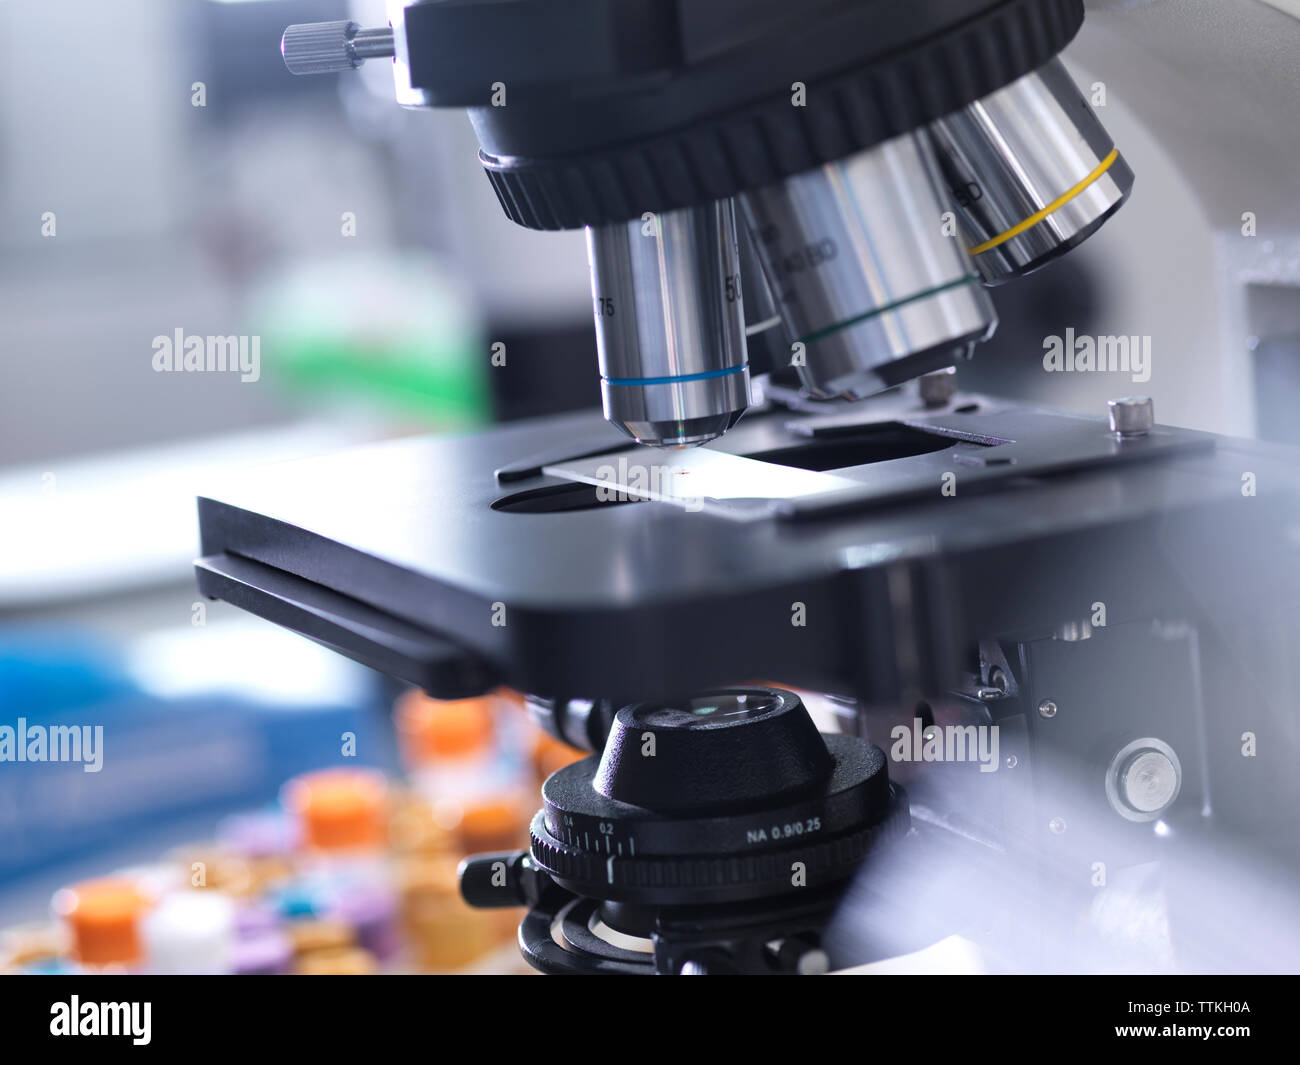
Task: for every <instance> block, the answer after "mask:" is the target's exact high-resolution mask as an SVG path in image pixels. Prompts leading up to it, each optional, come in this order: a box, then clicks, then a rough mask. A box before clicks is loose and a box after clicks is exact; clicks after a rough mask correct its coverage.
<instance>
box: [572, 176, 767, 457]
mask: <svg viewBox="0 0 1300 1065" xmlns="http://www.w3.org/2000/svg"><path fill="white" fill-rule="evenodd" d="M587 256H588V259H589V261H590V263H591V294H592V300H593V304H594V309H595V314H596V343H597V347H598V350H599V354H600V376H601V395H602V398H603V400H604V407H605V417H606V418H607V419H608V420H609V421H610V422H612V423H613V424H614V425H616V426H618V427H619V428H620V429H622V430H623V431H624V432H625V433H627V434H628V436H630V437H632V439H634V440H636V441H637V442H638V443H641V444H653V445H655V446H658V447H689V446H692V445H695V444H703V443H705V442H706V441H709V440H712V439H714V438H715V437H718V436H721V435H722V434H723V433H725V432H726V431H727V430H728V429H730V428H731V427H732V426H733V425H735V424H736V422H737V421H738V420H739V419H740V416H741V415H742V414H744V412H745V408H746V407H747V406H748V405H749V365H748V363H747V361H746V357H745V319H744V309H743V305H742V299H741V291H740V266H739V263H738V253H737V248H736V222H735V213H734V210H733V208H732V204H731V201H730V200H719V201H716V202H714V203H710V204H706V205H704V206H702V207H690V208H686V209H683V210H680V211H669V212H665V213H663V214H659V215H646V216H645V217H644V218H638V219H635V220H634V221H631V222H621V223H617V224H614V225H608V226H601V227H599V228H588V230H587Z"/></svg>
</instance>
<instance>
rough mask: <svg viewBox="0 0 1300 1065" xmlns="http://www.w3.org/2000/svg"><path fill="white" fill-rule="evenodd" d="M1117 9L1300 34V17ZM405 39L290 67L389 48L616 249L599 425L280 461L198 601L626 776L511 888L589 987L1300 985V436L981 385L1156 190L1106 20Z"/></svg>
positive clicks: (484, 861) (609, 265)
mask: <svg viewBox="0 0 1300 1065" xmlns="http://www.w3.org/2000/svg"><path fill="white" fill-rule="evenodd" d="M1092 6H1093V7H1095V8H1097V9H1098V10H1097V11H1096V12H1090V13H1089V19H1090V21H1091V19H1092V18H1093V17H1094V16H1095V17H1097V18H1098V20H1100V21H1105V20H1112V21H1113V24H1114V26H1116V27H1118V29H1117V30H1116V29H1112V30H1111V32H1112V34H1116V33H1118V35H1119V36H1124V35H1125V34H1127V33H1129V31H1130V30H1131V31H1132V35H1133V39H1135V40H1137V41H1138V44H1139V46H1140V45H1141V44H1142V43H1143V42H1151V41H1156V40H1162V39H1166V38H1168V39H1173V40H1176V41H1178V42H1180V43H1186V44H1187V45H1188V47H1187V51H1188V53H1189V54H1194V48H1193V46H1192V45H1193V43H1194V42H1198V41H1199V42H1200V44H1199V45H1196V47H1201V48H1204V47H1205V44H1204V40H1205V37H1206V35H1210V36H1213V35H1214V34H1215V32H1216V27H1223V26H1225V25H1227V24H1229V23H1230V22H1232V20H1234V19H1235V20H1237V21H1236V24H1235V28H1233V29H1231V30H1230V31H1229V30H1225V31H1224V32H1225V40H1226V39H1228V38H1231V39H1232V40H1234V41H1241V40H1244V39H1248V38H1249V37H1250V34H1251V33H1252V32H1257V33H1260V34H1263V33H1267V34H1269V35H1270V36H1276V37H1285V38H1286V39H1289V41H1290V42H1291V43H1290V49H1291V52H1290V54H1291V55H1292V56H1293V57H1294V55H1295V54H1296V49H1297V47H1300V22H1297V21H1295V19H1293V18H1292V17H1291V16H1289V15H1288V14H1287V13H1286V12H1285V11H1283V10H1280V8H1284V7H1285V5H1284V4H1277V5H1271V6H1270V5H1266V4H1265V3H1263V2H1262V0H1242V2H1241V3H1239V4H1216V5H1209V6H1208V8H1207V5H1206V4H1204V3H1201V2H1200V0H1197V2H1196V3H1195V4H1194V5H1191V6H1195V7H1197V8H1198V15H1199V17H1200V24H1197V25H1191V24H1179V20H1182V19H1184V18H1185V17H1186V18H1187V19H1188V21H1189V23H1190V22H1194V21H1195V20H1192V19H1191V17H1190V16H1187V15H1185V10H1186V5H1175V4H1171V3H1166V2H1163V0H1150V2H1149V3H1146V4H1136V5H1134V4H1095V5H1092ZM1209 8H1215V9H1219V10H1217V13H1215V12H1210V11H1209ZM1226 8H1237V9H1240V10H1239V11H1237V12H1236V13H1234V14H1231V15H1230V14H1229V13H1227V12H1225V11H1223V10H1222V9H1226ZM1130 9H1138V10H1136V11H1134V10H1130ZM1145 9H1150V10H1149V11H1148V10H1145ZM388 16H389V24H388V25H387V26H384V27H379V28H363V27H360V26H358V25H357V24H356V23H354V22H350V21H340V22H331V23H321V24H315V25H301V26H291V27H289V28H288V29H287V30H286V31H285V34H284V37H283V41H282V52H283V56H284V60H285V63H286V64H287V66H288V68H289V69H290V70H291V71H292V72H294V73H296V74H320V73H330V72H336V71H348V70H352V69H354V68H356V67H358V66H360V65H361V64H362V63H364V62H390V63H391V65H392V67H393V73H394V80H395V86H396V96H397V100H398V102H399V103H401V104H403V105H405V106H409V107H448V108H460V109H464V110H466V111H467V112H468V115H469V118H470V121H471V123H472V124H473V127H474V130H475V132H476V134H477V137H478V141H479V144H480V152H479V160H480V162H481V164H482V166H483V169H484V171H485V173H486V175H487V178H488V180H489V181H490V182H491V184H492V187H493V188H494V190H495V192H496V195H497V197H498V199H499V201H500V204H501V207H502V209H503V210H504V212H505V214H506V215H507V216H508V217H509V218H510V219H511V220H512V221H513V222H515V223H517V224H519V225H521V226H524V227H527V228H531V229H537V230H555V229H578V228H582V229H584V230H585V233H586V242H587V251H588V259H589V265H590V283H591V298H592V310H593V317H594V322H595V332H596V339H597V350H598V372H599V376H600V388H601V395H602V405H603V410H602V412H601V413H600V414H599V415H598V414H597V413H596V412H594V411H593V412H582V413H579V414H568V415H558V416H552V417H548V418H543V419H538V420H534V421H529V422H524V423H517V424H508V425H504V426H500V427H497V428H494V429H491V430H488V431H485V432H481V433H477V434H473V435H468V436H460V437H443V438H418V439H409V440H401V441H394V442H388V443H383V444H379V445H371V446H368V447H364V448H360V449H354V450H351V451H348V452H345V453H342V454H337V455H331V456H326V457H323V458H317V459H311V460H306V461H301V462H297V463H294V464H291V465H289V466H286V467H277V468H272V469H270V470H267V471H265V472H262V473H257V474H254V475H252V476H250V477H249V478H248V479H247V480H246V481H245V482H244V483H243V484H241V486H240V487H239V489H238V490H237V491H231V492H229V493H227V494H225V495H222V496H219V497H218V496H212V497H205V498H201V499H200V500H199V515H200V525H201V536H202V557H201V558H200V559H199V560H198V562H197V564H196V570H197V577H198V583H199V587H200V589H201V591H202V592H203V593H205V594H206V595H209V596H211V597H214V598H219V599H223V600H227V601H229V602H231V603H233V604H235V605H237V606H239V607H242V608H244V609H246V610H249V611H251V612H253V613H255V614H258V615H261V616H262V617H265V618H268V619H270V620H272V621H273V622H276V623H278V624H280V625H283V626H286V627H288V628H290V629H292V630H294V631H297V632H299V633H302V634H303V635H306V636H308V637H309V638H311V639H314V640H316V641H318V642H321V643H323V644H325V645H327V646H330V647H332V648H334V649H336V650H338V651H340V652H341V653H343V654H345V655H348V656H350V657H352V658H354V659H356V660H358V661H360V662H363V663H365V664H367V665H370V666H373V667H374V668H376V669H379V670H381V671H382V672H384V673H387V674H389V675H391V676H393V677H395V678H398V679H400V680H402V681H405V682H408V683H411V684H415V685H418V686H419V687H421V688H422V689H424V690H425V691H427V692H429V693H430V694H432V695H434V696H435V697H441V698H461V697H467V696H471V695H477V694H482V693H484V692H487V691H490V690H492V689H493V688H495V687H497V686H507V687H509V688H511V689H514V690H516V691H519V692H522V693H525V694H526V696H527V700H528V705H529V707H530V710H531V712H532V713H533V716H534V717H535V719H536V720H537V721H538V722H539V723H541V724H542V725H543V727H545V728H546V729H547V730H548V731H550V732H551V733H552V734H553V735H555V736H556V737H558V738H560V739H562V740H564V741H565V742H567V743H569V744H570V745H572V746H574V747H575V748H578V749H579V750H583V751H589V752H591V753H590V754H589V756H588V757H586V758H584V759H582V760H580V761H577V762H574V763H573V764H572V765H570V766H568V767H566V768H564V769H561V770H559V771H558V772H556V773H555V774H553V775H552V776H551V777H550V778H549V779H548V780H547V781H546V783H545V785H544V787H543V791H542V796H541V809H540V810H539V812H538V813H537V815H536V817H535V818H534V819H533V821H532V825H531V828H530V845H529V847H528V849H527V850H521V851H517V852H507V853H500V854H488V855H479V856H474V857H472V858H470V859H468V860H467V861H466V862H465V863H463V865H462V869H461V890H462V894H463V895H464V897H465V898H466V900H467V901H469V902H470V903H471V904H472V905H476V906H503V907H504V906H525V907H527V916H526V917H525V918H524V919H523V922H522V924H521V926H520V932H519V943H520V947H521V950H522V951H523V953H524V956H525V957H526V958H527V960H528V961H529V962H530V963H531V964H532V965H534V966H535V967H536V968H538V969H540V970H542V971H544V972H552V973H611V974H615V973H617V974H624V973H626V974H638V973H662V974H695V975H701V974H712V973H805V974H810V973H819V972H826V971H831V970H843V969H849V968H853V967H864V968H865V969H866V970H868V971H869V970H871V969H872V968H873V967H886V968H887V967H888V966H889V964H890V963H891V959H898V958H901V957H926V958H928V959H930V960H929V961H928V962H927V963H926V964H930V965H932V966H934V967H938V968H943V967H945V964H946V961H945V959H946V958H949V957H950V955H951V951H949V954H945V953H943V951H944V949H945V947H944V945H945V944H946V945H947V947H948V948H951V947H952V945H953V944H954V943H960V944H962V945H963V949H966V948H969V950H968V952H967V954H965V955H963V956H969V951H974V952H975V953H976V954H977V955H978V956H979V958H980V967H981V968H982V969H984V970H985V971H1044V972H1055V971H1099V970H1107V971H1108V970H1116V969H1119V970H1124V971H1129V970H1133V969H1141V970H1143V971H1147V970H1153V971H1235V970H1274V969H1281V970H1287V969H1294V968H1295V967H1296V966H1297V965H1300V914H1297V908H1296V904H1295V899H1294V896H1295V887H1296V884H1297V878H1296V868H1295V867H1296V864H1297V862H1300V836H1298V835H1297V830H1296V826H1295V819H1294V817H1293V812H1294V810H1295V809H1296V807H1297V801H1298V800H1300V775H1297V774H1296V773H1295V772H1294V766H1295V758H1296V754H1297V751H1298V750H1300V731H1298V729H1300V725H1298V723H1297V721H1298V716H1297V709H1298V708H1297V706H1296V699H1295V694H1294V693H1295V691H1296V680H1297V678H1296V677H1295V676H1294V664H1293V663H1294V649H1295V647H1296V642H1297V638H1298V637H1300V567H1297V565H1296V551H1297V550H1300V547H1298V545H1300V474H1297V468H1296V455H1295V453H1294V452H1292V451H1288V450H1287V449H1285V448H1280V447H1274V446H1271V445H1265V444H1261V443H1258V442H1256V441H1252V440H1245V439H1236V438H1230V437H1223V436H1216V435H1214V434H1211V433H1207V432H1202V431H1198V430H1195V429H1188V428H1179V427H1174V426H1169V425H1163V424H1160V423H1158V422H1157V421H1156V420H1155V413H1154V406H1153V402H1152V400H1151V398H1150V397H1147V396H1127V395H1118V396H1116V397H1115V398H1114V399H1112V400H1111V401H1110V403H1109V404H1108V406H1107V409H1106V410H1104V411H1099V412H1097V413H1096V414H1095V415H1092V416H1084V415H1079V414H1070V413H1065V412H1061V411H1055V410H1049V409H1044V408H1040V407H1033V406H1028V405H1024V404H1017V403H1012V402H1008V401H1003V400H999V399H997V398H994V397H991V396H986V395H980V394H968V393H963V392H960V391H958V390H957V387H956V368H957V367H958V366H959V365H960V364H962V363H964V362H965V361H967V360H969V359H971V358H972V357H973V356H974V355H975V353H976V352H977V350H978V347H979V345H980V344H981V343H982V342H983V341H985V340H987V339H988V338H989V337H990V336H991V335H992V333H993V331H994V329H995V327H996V325H997V319H996V315H995V313H994V310H993V305H992V303H991V301H990V298H989V291H990V289H992V288H993V287H995V286H1001V285H1013V284H1015V283H1016V281H1017V280H1018V279H1019V278H1021V277H1023V276H1025V275H1027V274H1030V273H1032V272H1034V271H1036V270H1038V269H1040V268H1041V267H1044V266H1046V265H1047V264H1049V263H1052V262H1054V261H1055V260H1056V259H1058V258H1060V257H1061V256H1064V255H1065V254H1066V253H1068V252H1069V251H1071V250H1072V249H1073V248H1075V247H1076V246H1078V245H1080V244H1081V243H1083V242H1084V241H1086V240H1087V239H1088V238H1089V237H1090V236H1092V235H1093V234H1094V233H1096V232H1097V231H1098V230H1099V229H1100V228H1101V227H1102V226H1103V225H1104V224H1105V223H1106V222H1107V221H1108V220H1110V219H1111V218H1112V216H1115V215H1116V214H1117V212H1119V209H1120V207H1121V206H1123V204H1124V203H1125V201H1126V199H1127V198H1128V195H1129V192H1130V190H1131V188H1132V187H1133V182H1134V174H1133V171H1132V170H1131V169H1130V167H1129V165H1128V163H1127V162H1126V160H1125V157H1124V155H1123V154H1122V153H1121V150H1120V148H1119V147H1117V146H1116V144H1115V143H1114V142H1113V141H1112V139H1111V137H1110V135H1109V134H1108V133H1107V131H1106V129H1105V127H1104V126H1103V124H1102V122H1101V120H1100V119H1099V117H1098V114H1097V112H1096V110H1095V109H1094V108H1093V106H1092V105H1091V104H1090V102H1089V97H1088V95H1087V93H1086V92H1085V90H1084V89H1083V88H1081V87H1080V86H1079V85H1078V84H1076V83H1075V81H1074V80H1073V79H1072V77H1071V75H1070V73H1069V72H1068V71H1067V69H1066V67H1065V65H1064V64H1063V62H1062V60H1061V58H1060V56H1061V53H1062V52H1063V51H1065V50H1066V49H1067V47H1068V46H1070V45H1071V42H1072V41H1073V40H1074V38H1075V37H1076V34H1078V33H1079V31H1080V28H1081V26H1082V25H1083V23H1084V16H1085V11H1084V4H1083V2H1082V0H942V2H937V0H936V2H931V0H802V2H800V3H798V4H791V3H787V2H782V0H708V2H707V3H703V2H701V3H685V2H681V0H620V2H618V3H613V2H609V0H490V2H484V0H425V2H414V3H403V2H401V0H391V2H390V3H389V4H388ZM1144 34H1145V35H1146V36H1145V37H1144V36H1143V35H1144ZM1234 35H1235V36H1234ZM1287 35H1289V37H1287ZM1225 47H1226V46H1225ZM1116 62H1117V65H1119V61H1118V60H1117V61H1116ZM1260 76H1261V77H1262V76H1264V75H1260ZM1276 76H1277V78H1278V83H1279V84H1281V83H1283V82H1285V81H1286V79H1287V77H1289V76H1290V75H1287V74H1285V72H1282V71H1278V72H1276ZM1114 80H1115V81H1116V82H1117V83H1119V82H1122V80H1123V71H1122V70H1117V72H1116V74H1115V78H1114ZM1285 133H1286V136H1287V137H1288V138H1289V140H1288V142H1287V143H1288V144H1290V145H1291V146H1292V148H1293V147H1294V143H1295V136H1294V128H1293V127H1292V128H1291V129H1289V130H1286V131H1285ZM1184 143H1186V141H1184ZM1289 158H1290V159H1291V160H1292V162H1293V163H1294V162H1295V161H1296V160H1297V158H1300V153H1297V152H1295V151H1294V150H1292V152H1291V155H1290V156H1289ZM1297 172H1300V171H1297V170H1295V169H1292V170H1291V173H1292V176H1293V177H1294V174H1295V173H1297ZM1120 217H1121V218H1122V217H1123V216H1120ZM1116 224H1122V222H1118V223H1116ZM1118 339H1119V340H1124V341H1127V340H1128V339H1129V338H1118ZM1111 340H1112V341H1114V340H1115V338H1111ZM1131 356H1132V357H1135V352H1131V351H1129V350H1128V349H1127V348H1126V347H1121V346H1119V345H1118V344H1111V345H1110V347H1109V349H1108V350H1098V351H1097V352H1096V353H1095V357H1096V358H1098V359H1103V358H1109V359H1112V360H1114V361H1116V362H1117V363H1122V362H1124V361H1125V360H1127V359H1128V358H1130V357H1131ZM912 382H919V384H912ZM1248 488H1249V490H1248ZM934 951H939V953H926V952H934ZM918 952H921V953H920V954H918Z"/></svg>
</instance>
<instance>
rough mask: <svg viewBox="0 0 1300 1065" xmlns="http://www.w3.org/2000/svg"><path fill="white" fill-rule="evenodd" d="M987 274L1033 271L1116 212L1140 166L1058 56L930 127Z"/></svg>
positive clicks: (993, 278) (992, 277)
mask: <svg viewBox="0 0 1300 1065" xmlns="http://www.w3.org/2000/svg"><path fill="white" fill-rule="evenodd" d="M930 132H931V134H932V136H933V139H934V145H935V150H936V152H937V154H938V158H939V165H940V168H941V170H942V172H943V176H944V180H945V183H946V184H947V186H948V189H949V191H950V193H951V196H952V199H953V202H954V206H955V207H956V208H957V210H958V213H959V215H960V217H961V221H962V227H963V229H964V235H965V237H966V239H967V240H968V242H969V244H970V249H969V250H970V252H971V255H972V256H973V257H974V259H975V263H976V265H977V266H978V267H979V270H980V274H981V275H982V276H983V278H984V280H985V281H986V282H988V283H989V284H996V283H997V282H1000V281H1005V280H1007V279H1008V278H1011V277H1017V276H1020V275H1022V274H1027V273H1029V272H1030V271H1032V270H1036V269H1037V268H1038V267H1040V266H1042V265H1043V264H1044V263H1047V262H1049V261H1050V260H1051V259H1053V258H1055V257H1056V256H1057V255H1060V254H1063V253H1064V252H1066V251H1069V250H1070V249H1071V248H1073V247H1075V246H1076V245H1078V244H1080V243H1082V242H1083V241H1084V240H1086V239H1087V238H1088V237H1089V236H1091V235H1092V233H1094V232H1095V231H1096V230H1097V229H1098V228H1100V226H1101V224H1102V223H1103V222H1104V221H1105V220H1106V219H1107V218H1109V217H1110V216H1111V215H1112V214H1114V213H1115V211H1117V210H1118V209H1119V206H1120V204H1122V203H1123V202H1124V199H1125V198H1126V197H1127V196H1128V193H1129V189H1131V188H1132V187H1133V171H1132V170H1130V169H1129V167H1128V164H1127V163H1126V162H1125V161H1124V158H1123V157H1122V156H1121V155H1120V154H1119V151H1118V149H1116V147H1115V145H1114V143H1113V142H1112V141H1111V139H1110V135H1109V134H1108V133H1107V132H1106V130H1105V128H1104V127H1103V126H1102V124H1101V122H1100V121H1099V120H1098V118H1097V116H1096V114H1095V113H1094V112H1093V110H1092V108H1091V107H1090V106H1089V104H1088V101H1087V100H1085V99H1084V97H1083V94H1082V93H1081V92H1080V91H1079V89H1078V87H1077V86H1076V85H1075V84H1074V81H1073V80H1072V79H1071V78H1070V75H1069V73H1068V72H1067V71H1066V69H1065V66H1064V65H1063V64H1062V63H1061V61H1060V60H1059V59H1053V60H1052V61H1051V62H1050V63H1048V64H1047V65H1046V66H1044V67H1042V68H1041V69H1039V70H1037V71H1035V72H1034V73H1032V74H1026V75H1025V76H1024V77H1022V78H1020V79H1019V80H1017V81H1013V82H1012V83H1011V84H1010V85H1008V86H1006V87H1005V88H1003V89H999V90H998V91H997V92H995V93H992V94H990V95H989V96H986V97H984V99H982V100H977V101H976V102H975V103H973V104H970V105H968V106H967V107H964V108H962V109H961V110H960V111H957V112H955V113H953V114H951V115H948V116H947V117H946V118H941V119H939V120H938V121H936V122H934V123H932V124H931V126H930Z"/></svg>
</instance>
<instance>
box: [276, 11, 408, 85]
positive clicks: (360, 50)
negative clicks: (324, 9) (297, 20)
mask: <svg viewBox="0 0 1300 1065" xmlns="http://www.w3.org/2000/svg"><path fill="white" fill-rule="evenodd" d="M393 54H394V47H393V31H392V29H391V28H389V27H384V28H383V29H373V30H363V29H362V28H361V27H360V26H358V25H357V24H356V23H355V22H350V21H348V20H347V19H342V20H340V21H338V22H306V23H301V24H299V25H296V26H290V27H289V28H288V29H287V30H285V31H284V36H283V37H281V38H280V55H282V56H283V57H284V65H285V66H286V67H288V68H289V73H291V74H333V73H336V72H337V71H340V70H355V69H356V68H357V67H359V66H360V65H361V64H362V63H364V62H365V61H366V60H367V59H373V58H385V57H386V58H391V57H392V56H393Z"/></svg>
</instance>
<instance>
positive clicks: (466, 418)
mask: <svg viewBox="0 0 1300 1065" xmlns="http://www.w3.org/2000/svg"><path fill="white" fill-rule="evenodd" d="M256 304H257V308H258V310H257V314H256V320H257V321H258V322H260V323H263V326H262V330H261V333H262V337H263V343H262V358H263V363H264V368H265V372H266V375H267V377H268V378H270V379H271V380H274V381H276V382H278V383H279V384H280V385H281V387H284V388H285V389H287V390H288V391H290V392H292V393H294V394H296V395H298V396H299V397H302V398H311V399H318V400H324V401H327V402H329V403H331V404H332V405H335V406H338V405H348V406H365V407H369V408H375V407H379V408H381V409H383V410H384V411H386V412H389V413H392V414H394V415H398V416H401V417H402V418H411V417H415V418H418V419H420V420H421V421H425V422H427V423H429V424H431V425H434V426H436V427H438V428H465V427H469V426H474V425H478V424H481V423H483V422H486V421H488V420H489V419H490V415H491V409H492V403H491V392H490V390H489V388H488V379H487V371H488V367H489V365H490V351H489V345H488V344H486V343H485V342H484V341H483V339H482V329H481V326H480V323H479V321H478V319H477V316H476V315H475V313H474V300H473V295H472V293H470V292H468V291H467V290H466V289H465V287H464V286H463V285H462V284H461V283H460V282H459V281H458V280H456V279H455V278H454V277H453V276H452V275H451V274H449V273H448V272H447V271H445V270H443V269H441V268H440V267H439V265H438V263H437V262H436V261H435V260H434V259H432V258H430V257H428V256H423V255H416V254H410V253H405V254H401V255H392V256H348V257H346V258H340V259H337V260H333V261H330V262H325V263H319V262H317V263H304V264H301V265H300V266H298V267H295V268H291V269H289V270H286V271H284V272H282V273H281V274H280V275H279V276H278V277H277V279H276V280H275V281H274V282H272V283H270V284H266V285H264V286H263V287H262V289H261V291H260V292H259V294H258V296H257V298H256Z"/></svg>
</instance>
